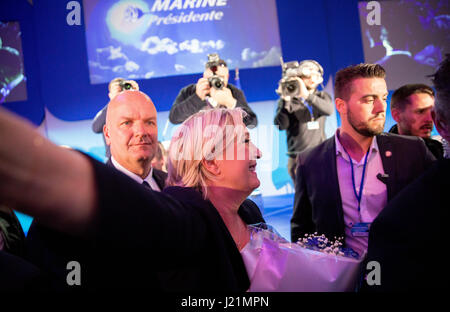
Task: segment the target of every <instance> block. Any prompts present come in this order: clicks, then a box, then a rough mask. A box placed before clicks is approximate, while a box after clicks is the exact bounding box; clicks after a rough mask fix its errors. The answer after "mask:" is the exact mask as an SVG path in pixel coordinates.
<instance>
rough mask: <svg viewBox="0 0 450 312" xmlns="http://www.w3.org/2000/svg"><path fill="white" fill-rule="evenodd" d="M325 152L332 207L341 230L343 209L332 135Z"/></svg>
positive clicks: (342, 229)
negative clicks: (329, 177) (332, 201)
mask: <svg viewBox="0 0 450 312" xmlns="http://www.w3.org/2000/svg"><path fill="white" fill-rule="evenodd" d="M326 153H327V154H326V158H327V166H328V167H329V168H330V171H329V172H331V179H332V181H331V183H330V184H329V185H330V186H332V190H331V192H332V194H333V195H334V207H335V209H336V213H337V216H338V223H339V226H340V227H341V228H340V229H339V230H340V231H342V232H343V231H344V228H345V223H344V211H343V209H342V198H341V191H340V189H339V178H338V172H337V164H336V141H335V137H334V136H333V137H332V140H330V141H329V144H328V146H327V149H326ZM327 184H328V183H327Z"/></svg>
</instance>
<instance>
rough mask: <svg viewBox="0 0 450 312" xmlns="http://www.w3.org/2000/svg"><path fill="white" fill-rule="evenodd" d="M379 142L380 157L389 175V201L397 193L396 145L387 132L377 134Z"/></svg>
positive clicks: (387, 183)
mask: <svg viewBox="0 0 450 312" xmlns="http://www.w3.org/2000/svg"><path fill="white" fill-rule="evenodd" d="M377 143H378V148H379V150H380V157H381V162H382V163H383V169H384V173H385V174H387V175H388V178H387V182H386V189H387V197H388V201H389V200H391V199H392V196H393V194H395V189H394V187H395V183H394V182H395V179H396V172H395V163H394V157H395V156H396V155H394V154H395V151H394V150H393V148H394V146H393V145H392V143H391V140H389V136H388V135H387V134H385V133H382V134H380V135H377Z"/></svg>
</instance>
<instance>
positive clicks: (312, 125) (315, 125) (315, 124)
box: [306, 121, 319, 130]
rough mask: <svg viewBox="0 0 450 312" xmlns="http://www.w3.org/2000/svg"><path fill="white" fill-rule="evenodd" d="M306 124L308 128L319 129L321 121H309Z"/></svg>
mask: <svg viewBox="0 0 450 312" xmlns="http://www.w3.org/2000/svg"><path fill="white" fill-rule="evenodd" d="M306 126H307V127H308V130H317V129H319V122H318V121H308V123H307V124H306Z"/></svg>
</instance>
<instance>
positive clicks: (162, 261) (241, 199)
mask: <svg viewBox="0 0 450 312" xmlns="http://www.w3.org/2000/svg"><path fill="white" fill-rule="evenodd" d="M242 114H243V113H242V111H241V110H234V109H216V110H208V111H202V112H199V113H198V114H196V115H194V116H192V117H191V118H190V119H189V120H187V121H186V122H185V123H184V124H183V125H182V126H180V128H179V130H178V132H177V133H176V134H175V136H174V138H173V140H172V142H171V146H170V149H169V165H168V166H169V168H168V170H169V178H168V183H169V185H171V186H170V187H168V188H166V190H165V192H163V193H159V192H153V191H149V190H148V189H147V188H145V187H143V186H141V185H139V184H138V183H136V182H135V181H133V180H131V179H129V178H128V177H127V176H125V175H123V174H121V173H118V172H116V171H115V170H112V169H110V168H108V167H106V166H105V165H103V164H101V163H99V162H97V161H95V160H93V159H91V158H89V157H86V156H85V155H83V154H81V153H78V152H75V151H71V150H67V149H62V148H60V147H58V146H56V145H54V144H53V143H51V142H50V141H48V140H46V139H45V138H43V137H41V136H40V135H39V134H38V133H37V132H36V131H35V130H34V129H32V127H30V126H29V125H28V124H26V123H25V122H24V121H22V120H20V119H19V118H17V117H16V116H13V115H12V114H10V113H7V112H6V111H5V110H3V109H1V108H0V140H1V142H2V144H1V145H0V163H1V164H2V165H1V166H0V180H1V181H2V184H0V203H5V204H9V205H11V206H12V207H15V208H16V209H17V210H19V211H22V212H24V213H27V214H29V215H32V216H34V217H35V218H37V219H38V220H39V222H41V223H42V224H46V225H47V226H49V227H52V228H53V229H56V230H58V231H61V232H65V233H69V234H71V235H77V236H78V237H80V238H83V239H85V242H86V244H89V246H92V247H93V248H92V253H91V259H90V260H92V261H89V260H88V261H85V262H83V263H81V269H82V270H83V269H86V267H87V269H88V272H89V275H88V276H89V279H88V281H85V282H84V284H82V285H83V287H87V288H89V289H92V288H93V289H98V288H124V287H126V288H129V287H132V288H146V289H154V290H161V289H163V290H185V291H190V292H192V291H216V292H217V291H246V290H248V289H249V286H250V281H249V278H248V275H247V272H246V268H245V265H244V262H243V259H242V257H241V254H240V250H242V248H243V247H244V246H245V244H246V243H247V242H248V240H249V234H248V232H247V227H246V225H247V224H251V223H258V222H263V221H264V220H263V218H262V216H261V213H260V212H259V209H258V208H257V206H256V205H255V204H254V203H252V202H251V201H249V200H247V199H246V198H247V196H248V195H249V194H250V193H251V192H252V191H253V190H254V189H255V188H256V187H258V186H259V180H258V177H257V175H256V172H255V167H256V159H257V158H259V157H261V153H260V151H259V150H258V149H257V148H256V147H255V146H254V145H253V144H252V143H251V141H250V138H249V134H248V131H247V130H246V128H245V125H244V123H243V122H242V117H243V116H242ZM9 134H12V135H9ZM199 152H200V153H199ZM67 163H70V164H71V166H67ZM74 260H75V261H76V259H74ZM82 272H84V271H82ZM82 274H83V273H82ZM83 276H84V275H83ZM156 276H158V278H156Z"/></svg>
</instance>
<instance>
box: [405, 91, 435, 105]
mask: <svg viewBox="0 0 450 312" xmlns="http://www.w3.org/2000/svg"><path fill="white" fill-rule="evenodd" d="M406 99H407V102H408V104H409V106H411V107H418V106H420V107H431V106H433V105H434V97H432V96H431V95H429V94H427V93H414V94H411V95H410V96H408V97H407V98H406Z"/></svg>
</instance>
